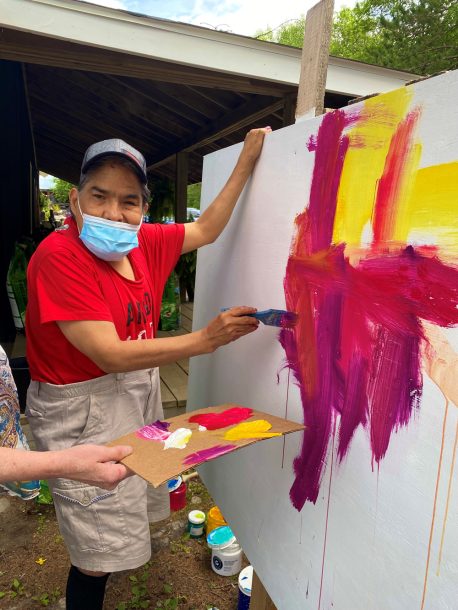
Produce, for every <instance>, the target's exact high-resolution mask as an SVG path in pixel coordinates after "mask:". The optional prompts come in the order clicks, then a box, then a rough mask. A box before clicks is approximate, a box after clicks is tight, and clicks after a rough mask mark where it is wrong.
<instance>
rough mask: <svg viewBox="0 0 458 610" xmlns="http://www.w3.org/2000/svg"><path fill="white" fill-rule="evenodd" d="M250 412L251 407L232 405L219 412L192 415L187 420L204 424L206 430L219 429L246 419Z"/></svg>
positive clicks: (251, 411)
mask: <svg viewBox="0 0 458 610" xmlns="http://www.w3.org/2000/svg"><path fill="white" fill-rule="evenodd" d="M252 413H253V409H248V408H247V407H233V408H232V409H226V411H222V412H221V413H202V414H200V415H192V416H191V417H190V418H189V421H190V422H192V423H196V424H199V425H200V426H205V427H206V428H207V430H219V429H220V428H227V427H228V426H232V425H234V424H238V423H239V422H241V421H244V420H245V419H248V418H249V417H250V416H251V414H252Z"/></svg>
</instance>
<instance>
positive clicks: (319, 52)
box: [296, 0, 334, 121]
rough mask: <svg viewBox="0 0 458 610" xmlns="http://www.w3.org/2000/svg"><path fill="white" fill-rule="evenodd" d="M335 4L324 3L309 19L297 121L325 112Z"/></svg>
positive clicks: (307, 18)
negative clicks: (325, 94)
mask: <svg viewBox="0 0 458 610" xmlns="http://www.w3.org/2000/svg"><path fill="white" fill-rule="evenodd" d="M333 11H334V0H321V2H318V4H315V6H313V7H312V8H311V9H310V10H309V11H308V12H307V16H306V19H305V33H304V46H303V48H302V61H301V75H300V79H299V91H298V94H297V106H296V121H298V120H301V119H305V118H308V117H311V116H318V115H319V114H323V112H324V93H325V89H326V75H327V71H328V62H329V45H330V42H331V31H332V15H333Z"/></svg>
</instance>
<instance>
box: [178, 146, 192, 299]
mask: <svg viewBox="0 0 458 610" xmlns="http://www.w3.org/2000/svg"><path fill="white" fill-rule="evenodd" d="M188 154H189V153H187V152H179V153H177V155H176V171H175V222H186V221H187V220H188V212H187V207H188ZM180 301H181V302H182V303H185V302H186V286H185V284H184V282H183V281H182V279H181V278H180Z"/></svg>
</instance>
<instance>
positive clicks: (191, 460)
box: [183, 445, 237, 466]
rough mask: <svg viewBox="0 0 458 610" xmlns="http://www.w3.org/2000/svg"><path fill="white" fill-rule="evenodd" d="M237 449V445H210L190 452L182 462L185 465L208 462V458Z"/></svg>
mask: <svg viewBox="0 0 458 610" xmlns="http://www.w3.org/2000/svg"><path fill="white" fill-rule="evenodd" d="M234 449H237V445H215V447H210V448H209V449H202V450H201V451H196V452H195V453H190V454H189V455H188V456H187V457H186V458H185V459H184V460H183V464H184V465H185V466H194V465H195V464H201V463H202V462H208V460H212V459H214V458H217V457H219V456H220V455H224V454H225V453H229V452H230V451H233V450H234Z"/></svg>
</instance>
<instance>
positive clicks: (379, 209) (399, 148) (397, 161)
mask: <svg viewBox="0 0 458 610" xmlns="http://www.w3.org/2000/svg"><path fill="white" fill-rule="evenodd" d="M419 117H420V110H419V109H418V108H416V109H415V110H413V111H412V112H409V114H408V115H407V116H406V118H405V119H404V120H403V121H401V122H400V123H399V125H398V128H397V130H396V132H395V134H394V136H393V138H392V140H391V142H390V146H389V149H388V155H387V157H386V161H385V168H384V172H383V174H382V177H381V178H380V180H379V183H378V185H377V195H376V199H375V208H374V219H373V230H374V245H375V246H376V245H377V244H379V243H380V242H381V243H384V242H386V241H388V240H390V239H392V238H393V235H394V229H395V225H396V215H397V212H398V205H399V203H400V197H399V189H400V188H402V182H403V175H404V171H405V164H406V161H407V158H408V155H409V153H410V152H411V148H412V145H413V139H412V133H413V130H414V128H415V125H416V123H417V121H418V119H419Z"/></svg>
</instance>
